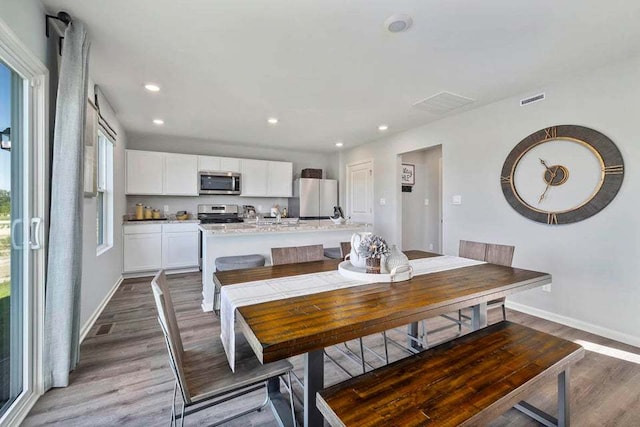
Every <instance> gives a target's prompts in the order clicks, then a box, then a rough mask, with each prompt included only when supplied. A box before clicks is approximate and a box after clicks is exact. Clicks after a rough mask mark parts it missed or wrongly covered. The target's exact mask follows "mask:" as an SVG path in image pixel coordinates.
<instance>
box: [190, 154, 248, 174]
mask: <svg viewBox="0 0 640 427" xmlns="http://www.w3.org/2000/svg"><path fill="white" fill-rule="evenodd" d="M199 171H224V172H238V173H240V172H242V160H241V159H235V158H232V157H216V156H198V172H199Z"/></svg>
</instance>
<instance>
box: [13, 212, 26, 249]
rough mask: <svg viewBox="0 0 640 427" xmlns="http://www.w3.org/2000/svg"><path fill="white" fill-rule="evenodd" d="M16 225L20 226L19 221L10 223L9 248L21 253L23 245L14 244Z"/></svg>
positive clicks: (20, 222)
mask: <svg viewBox="0 0 640 427" xmlns="http://www.w3.org/2000/svg"><path fill="white" fill-rule="evenodd" d="M18 225H22V220H21V219H16V220H14V221H13V222H12V223H11V246H12V247H13V249H14V250H16V251H21V250H22V248H23V245H18V243H17V242H16V228H17V226H18ZM23 235H24V234H23ZM23 242H24V240H23Z"/></svg>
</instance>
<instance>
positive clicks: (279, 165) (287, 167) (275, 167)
mask: <svg viewBox="0 0 640 427" xmlns="http://www.w3.org/2000/svg"><path fill="white" fill-rule="evenodd" d="M292 188H293V163H291V162H269V164H268V167H267V195H268V196H270V197H291V192H292Z"/></svg>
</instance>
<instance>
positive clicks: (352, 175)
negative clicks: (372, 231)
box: [346, 160, 373, 224]
mask: <svg viewBox="0 0 640 427" xmlns="http://www.w3.org/2000/svg"><path fill="white" fill-rule="evenodd" d="M346 196H347V197H346V200H347V216H348V217H351V220H352V221H355V222H366V223H369V224H373V161H372V160H367V161H364V162H360V163H354V164H351V165H348V166H347V194H346Z"/></svg>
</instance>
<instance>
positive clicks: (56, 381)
mask: <svg viewBox="0 0 640 427" xmlns="http://www.w3.org/2000/svg"><path fill="white" fill-rule="evenodd" d="M88 61H89V40H88V38H87V32H86V31H85V29H84V25H83V24H82V23H80V22H77V21H74V22H72V23H71V24H70V25H69V26H68V27H67V29H66V31H65V34H64V44H63V46H62V61H61V64H60V74H59V76H60V77H59V80H58V93H57V100H56V113H55V114H56V117H55V129H54V136H53V159H52V177H51V213H50V215H51V220H50V221H51V222H50V231H49V250H48V255H49V258H48V265H47V284H46V301H45V305H46V306H45V345H46V347H45V360H44V362H45V372H44V374H45V387H46V389H49V388H51V387H66V386H67V385H68V384H69V372H70V371H71V370H73V369H74V368H75V366H76V365H77V364H78V360H79V341H80V281H81V277H82V213H83V212H82V211H83V176H84V175H83V169H84V168H83V149H84V120H85V114H86V111H85V110H86V105H87V87H88Z"/></svg>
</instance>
